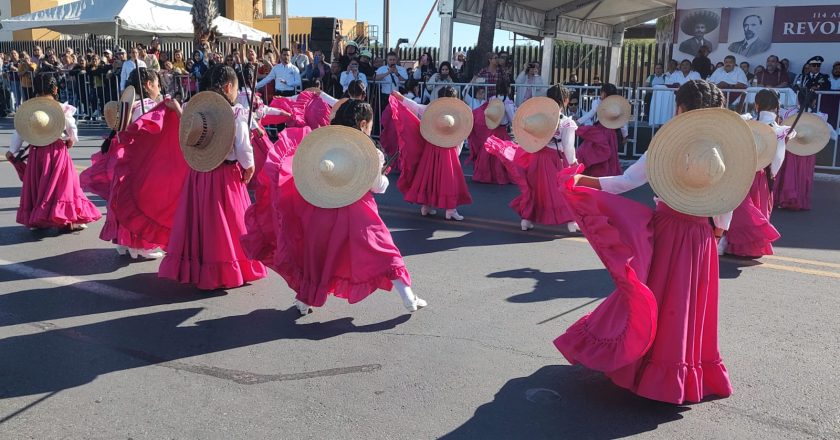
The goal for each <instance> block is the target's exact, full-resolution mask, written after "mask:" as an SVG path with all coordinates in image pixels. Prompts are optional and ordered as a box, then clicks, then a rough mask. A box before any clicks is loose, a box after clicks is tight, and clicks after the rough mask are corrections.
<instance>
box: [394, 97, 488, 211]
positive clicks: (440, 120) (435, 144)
mask: <svg viewBox="0 0 840 440" xmlns="http://www.w3.org/2000/svg"><path fill="white" fill-rule="evenodd" d="M456 96H457V91H455V89H453V88H452V87H448V86H447V87H443V88H441V89H440V91H439V92H438V99H436V100H435V101H433V102H432V104H430V105H428V106H426V105H423V104H417V103H416V102H414V101H412V100H410V99H404V97H403V96H402V95H401V94H399V93H398V92H396V91H394V92H392V93H391V97H390V106H391V109H392V117H393V121H394V124H396V126H397V140H398V141H399V145H400V150H399V153H400V168H401V169H402V172H401V174H400V178H399V180H397V187H398V188H399V190H400V192H402V193H403V198H404V199H405V201H406V202H409V203H416V204H418V205H420V215H423V216H427V215H435V214H436V213H437V211H436V209H435V208H443V209H445V210H446V219H447V220H456V221H461V220H463V219H464V216H462V215H461V214H459V213H458V209H457V208H458V205H466V204H469V203H472V197H471V196H470V192H469V189H468V188H467V182H466V181H465V180H464V172H463V171H462V170H461V162H460V160H459V159H458V157H459V154H460V151H461V147H462V146H463V143H464V139H465V138H466V137H467V135H468V134H469V133H470V130H471V129H472V124H473V119H472V116H473V115H472V112H470V109H469V107H467V105H466V104H464V103H463V102H462V101H459V100H458V99H457V98H456ZM418 118H420V119H418ZM421 119H422V121H421ZM499 164H501V161H499Z"/></svg>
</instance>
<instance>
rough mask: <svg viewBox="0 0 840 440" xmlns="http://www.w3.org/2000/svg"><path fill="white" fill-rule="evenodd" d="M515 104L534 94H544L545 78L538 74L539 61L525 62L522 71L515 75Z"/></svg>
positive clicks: (545, 88) (517, 104) (519, 103)
mask: <svg viewBox="0 0 840 440" xmlns="http://www.w3.org/2000/svg"><path fill="white" fill-rule="evenodd" d="M515 88H516V90H515V92H516V106H517V107H519V106H520V105H522V103H523V102H525V101H526V100H528V99H529V98H532V97H534V96H545V92H546V90H547V87H546V83H545V80H544V79H543V77H542V76H540V65H539V63H525V66H524V68H523V69H522V72H519V76H517V77H516V85H515Z"/></svg>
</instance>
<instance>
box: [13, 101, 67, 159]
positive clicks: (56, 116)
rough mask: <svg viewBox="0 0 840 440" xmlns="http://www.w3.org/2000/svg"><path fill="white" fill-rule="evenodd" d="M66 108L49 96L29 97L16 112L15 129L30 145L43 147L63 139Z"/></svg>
mask: <svg viewBox="0 0 840 440" xmlns="http://www.w3.org/2000/svg"><path fill="white" fill-rule="evenodd" d="M64 125H65V120H64V110H62V108H61V104H59V103H58V101H56V100H55V99H52V98H49V97H40V98H32V99H27V100H26V101H24V102H23V104H21V105H20V108H19V109H18V111H17V113H15V130H16V131H17V132H18V134H19V135H20V137H21V139H23V140H24V141H25V142H27V143H28V144H29V145H35V146H36V147H43V146H47V145H50V144H52V143H53V142H55V141H57V140H59V139H61V134H62V133H63V132H64Z"/></svg>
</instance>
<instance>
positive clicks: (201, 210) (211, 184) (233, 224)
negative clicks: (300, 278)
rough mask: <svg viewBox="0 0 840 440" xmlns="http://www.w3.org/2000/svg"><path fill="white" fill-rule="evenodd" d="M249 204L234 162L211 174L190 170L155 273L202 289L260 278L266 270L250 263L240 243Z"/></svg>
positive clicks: (219, 167) (235, 284) (229, 285)
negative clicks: (164, 251) (163, 256)
mask: <svg viewBox="0 0 840 440" xmlns="http://www.w3.org/2000/svg"><path fill="white" fill-rule="evenodd" d="M250 202H251V201H250V199H249V197H248V191H247V190H246V188H245V185H244V184H243V183H242V171H241V168H240V167H239V165H238V164H227V163H223V164H222V165H219V166H218V167H217V168H216V169H214V170H213V171H209V172H199V171H195V170H190V173H189V175H188V176H187V179H186V182H185V183H184V188H183V189H182V191H181V197H180V199H179V202H178V208H177V210H176V212H175V222H174V226H173V228H172V234H171V236H170V239H169V246H168V248H167V254H166V257H165V258H164V259H163V261H162V262H161V264H160V270H159V271H158V275H159V276H160V277H162V278H171V279H173V280H177V281H180V282H181V283H189V284H194V285H196V286H197V287H198V288H199V289H204V290H212V289H219V288H232V287H239V286H241V285H243V284H245V283H247V282H251V281H255V280H258V279H260V278H264V277H265V276H266V271H265V266H263V264H262V263H260V262H259V261H253V260H249V259H248V258H247V257H246V256H245V252H244V251H243V249H242V245H241V244H240V242H239V237H240V236H241V235H242V234H243V233H244V232H245V219H244V216H245V210H246V208H247V207H248V205H249V204H250Z"/></svg>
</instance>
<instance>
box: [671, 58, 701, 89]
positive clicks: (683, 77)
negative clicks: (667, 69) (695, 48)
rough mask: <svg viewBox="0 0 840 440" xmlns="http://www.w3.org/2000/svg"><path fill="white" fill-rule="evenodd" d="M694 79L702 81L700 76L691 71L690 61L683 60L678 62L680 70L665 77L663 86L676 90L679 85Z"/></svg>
mask: <svg viewBox="0 0 840 440" xmlns="http://www.w3.org/2000/svg"><path fill="white" fill-rule="evenodd" d="M696 79H702V78H701V77H700V74H699V73H697V72H695V71H693V70H691V61H689V60H687V59H685V60H682V62H680V70H677V71H676V72H674V73H672V74H670V75H667V74H666V77H665V84H666V85H667V86H668V87H674V88H678V87H680V86H681V85H683V84H685V83H687V82H689V81H692V80H696Z"/></svg>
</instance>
